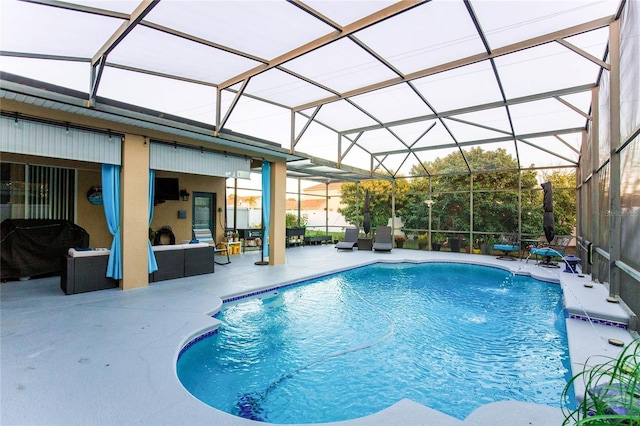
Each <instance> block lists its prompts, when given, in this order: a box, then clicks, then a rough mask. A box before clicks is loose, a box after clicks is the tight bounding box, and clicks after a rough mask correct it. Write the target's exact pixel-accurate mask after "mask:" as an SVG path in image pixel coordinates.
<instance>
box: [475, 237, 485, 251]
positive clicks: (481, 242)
mask: <svg viewBox="0 0 640 426" xmlns="http://www.w3.org/2000/svg"><path fill="white" fill-rule="evenodd" d="M483 243H484V241H483V240H482V239H480V238H476V241H475V242H474V243H473V254H480V253H482V251H481V250H480V245H481V244H483Z"/></svg>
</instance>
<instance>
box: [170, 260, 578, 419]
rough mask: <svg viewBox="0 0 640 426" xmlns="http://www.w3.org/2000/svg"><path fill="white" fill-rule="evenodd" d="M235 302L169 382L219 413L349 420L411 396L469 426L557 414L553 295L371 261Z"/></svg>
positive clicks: (558, 333)
mask: <svg viewBox="0 0 640 426" xmlns="http://www.w3.org/2000/svg"><path fill="white" fill-rule="evenodd" d="M264 297H266V298H263V299H260V298H252V299H243V300H241V301H239V302H236V303H234V304H230V305H229V306H227V307H225V308H224V309H223V310H222V311H221V312H220V313H219V314H218V316H217V318H218V319H220V321H221V322H222V325H221V327H220V328H219V330H218V332H217V333H215V334H212V335H211V336H209V337H207V338H204V339H201V340H199V341H197V342H195V343H193V344H192V345H190V346H189V347H188V348H187V349H186V350H184V351H183V352H182V353H181V355H180V357H179V359H178V363H177V372H178V376H179V378H180V380H181V382H182V383H183V385H184V386H185V388H186V389H187V390H188V391H189V392H191V393H192V394H193V395H194V396H195V397H197V398H198V399H200V400H202V401H204V402H205V403H206V404H209V405H211V406H212V407H215V408H217V409H219V410H222V411H225V412H228V413H232V414H234V415H237V416H241V417H246V418H252V419H254V420H262V421H267V422H271V423H281V424H286V423H318V422H330V421H339V420H348V419H353V418H357V417H362V416H365V415H369V414H372V413H375V412H378V411H380V410H382V409H384V408H386V407H388V406H390V405H392V404H394V403H395V402H397V401H399V400H401V399H403V398H409V399H412V400H414V401H417V402H419V403H421V404H424V405H426V406H429V407H431V408H434V409H436V410H439V411H442V412H444V413H446V414H449V415H451V416H454V417H456V418H459V419H464V418H465V417H466V416H468V415H469V414H470V413H471V411H473V410H474V409H476V408H478V407H479V406H481V405H484V404H487V403H490V402H493V401H501V400H517V401H526V402H534V403H541V404H548V405H551V406H558V407H559V406H560V405H561V394H562V390H563V388H564V386H565V385H566V383H567V380H568V378H569V368H568V366H569V355H568V350H567V339H566V330H565V322H564V312H563V309H562V303H561V290H560V286H558V285H556V284H550V283H545V282H541V281H537V280H534V279H531V278H528V277H519V276H513V275H511V274H510V273H508V272H505V271H502V270H500V269H497V268H489V267H482V266H474V265H462V264H450V263H448V264H442V263H433V264H406V263H402V264H376V265H371V266H367V267H362V268H357V269H354V270H351V271H347V272H343V273H340V274H336V275H330V276H326V277H322V278H319V279H315V280H312V281H307V282H305V283H303V284H300V285H296V286H292V287H288V288H286V289H279V290H278V294H277V296H275V297H274V296H273V295H272V294H265V295H264Z"/></svg>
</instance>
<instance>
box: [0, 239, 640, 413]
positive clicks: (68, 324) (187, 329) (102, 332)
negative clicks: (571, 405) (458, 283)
mask: <svg viewBox="0 0 640 426" xmlns="http://www.w3.org/2000/svg"><path fill="white" fill-rule="evenodd" d="M286 259H287V261H286V264H285V265H280V266H275V267H272V266H258V265H255V264H254V262H255V261H257V260H260V253H259V252H247V253H245V254H242V255H235V256H232V257H231V264H229V265H225V266H219V265H216V268H215V271H216V272H215V273H214V274H208V275H201V276H195V277H189V278H183V279H178V280H170V281H162V282H157V283H152V284H151V285H150V286H149V287H147V288H142V289H136V290H129V291H126V292H125V291H121V290H119V289H113V290H103V291H98V292H91V293H84V294H77V295H72V296H66V295H64V293H63V292H62V290H60V279H59V277H49V278H41V279H34V280H29V281H15V282H7V283H3V284H1V285H0V318H1V321H2V322H1V336H0V337H1V340H0V357H1V358H0V360H1V367H0V368H1V370H0V380H1V388H0V391H1V394H0V404H1V405H0V412H1V414H0V424H3V425H22V424H38V425H41V424H47V425H54V424H56V425H57V424H64V425H71V424H82V425H89V424H96V425H125V424H126V425H129V424H147V425H150V424H154V425H155V424H167V425H177V424H190V425H191V424H215V425H249V424H259V423H258V422H253V421H251V420H245V419H241V418H237V417H234V416H231V415H229V414H226V413H222V412H220V411H218V410H215V409H213V408H211V407H209V406H207V405H205V404H204V403H202V402H200V401H199V400H197V399H195V398H194V397H192V396H191V395H190V394H189V393H188V392H187V391H186V390H185V389H184V388H183V387H182V385H181V384H180V382H179V380H178V378H177V376H176V370H175V362H176V359H177V356H178V353H179V351H180V349H181V348H182V346H183V345H184V344H186V343H187V342H188V341H190V340H191V339H192V338H193V337H195V336H197V335H199V334H201V333H202V332H203V331H206V330H209V329H211V328H214V327H215V325H216V322H217V320H215V319H213V318H211V317H210V316H208V315H207V314H209V313H211V312H212V311H214V310H215V309H217V308H218V307H219V306H220V303H221V302H220V300H221V298H228V297H230V296H234V295H238V294H246V293H251V292H254V291H256V290H259V289H264V288H270V287H276V286H280V285H283V284H287V283H292V282H296V281H298V280H300V279H304V278H309V277H313V276H318V275H324V274H327V273H328V272H331V271H337V270H343V269H348V268H352V267H355V266H360V265H364V264H368V263H371V262H375V261H403V260H408V261H429V260H445V261H456V262H458V261H459V262H473V263H477V264H485V265H494V266H499V267H502V268H508V269H509V270H511V271H513V272H515V273H520V274H531V275H534V276H535V277H536V278H540V279H544V280H548V281H554V282H558V281H560V279H562V284H561V285H562V286H563V289H564V292H565V299H566V300H567V301H568V303H567V307H568V309H569V310H570V311H573V310H575V311H576V312H580V310H581V309H583V308H585V309H588V312H586V313H585V314H586V316H587V317H591V318H593V317H595V318H599V319H602V320H603V321H602V322H604V321H606V320H611V321H618V320H623V319H624V318H626V315H627V314H626V313H625V311H624V309H623V308H622V307H621V305H619V304H615V303H610V302H607V301H606V296H607V294H606V289H604V288H603V286H602V285H601V284H594V287H593V288H586V287H584V282H588V281H589V278H588V277H584V278H580V277H578V276H577V275H573V274H568V273H563V272H562V271H563V268H560V269H548V268H542V267H539V266H537V265H536V264H535V262H533V261H529V262H528V263H526V262H525V261H524V260H517V261H503V260H497V259H496V258H495V256H482V255H467V254H458V253H448V252H427V251H418V250H403V249H393V251H392V252H391V253H374V252H370V251H357V250H354V251H353V252H346V251H340V252H338V251H336V250H335V248H333V246H308V247H294V248H290V249H287V251H286ZM603 295H604V299H603ZM567 331H568V333H569V350H570V355H571V360H572V365H573V368H574V370H575V369H581V368H582V365H583V364H584V363H585V362H586V360H587V359H588V358H589V357H591V356H596V355H604V356H610V357H615V356H616V355H617V354H618V353H619V351H620V350H621V348H618V347H615V346H612V345H610V344H609V343H608V339H609V338H615V339H619V340H622V341H623V342H625V343H628V342H630V341H631V340H633V336H632V334H631V333H630V332H628V331H627V330H624V329H621V328H616V327H613V326H609V325H604V324H593V323H591V322H588V321H583V320H581V319H567ZM578 371H580V370H578ZM563 419H564V416H563V415H562V412H561V410H560V409H559V408H552V407H547V406H540V405H534V404H526V403H520V402H514V401H503V402H497V403H493V404H488V405H485V406H482V407H480V408H478V409H477V410H475V411H474V412H473V413H471V414H470V415H469V417H467V418H466V419H465V420H458V419H455V418H452V417H450V416H447V415H445V414H442V413H439V412H437V411H435V410H432V409H429V408H427V407H424V406H422V405H419V404H417V403H415V402H412V401H410V400H402V401H400V402H397V403H396V404H394V405H392V406H390V407H389V408H387V409H385V410H383V411H381V412H379V413H376V414H374V415H372V416H368V417H364V418H360V419H355V420H350V421H345V422H340V423H336V424H340V425H501V424H504V425H559V424H561V423H562V420H563Z"/></svg>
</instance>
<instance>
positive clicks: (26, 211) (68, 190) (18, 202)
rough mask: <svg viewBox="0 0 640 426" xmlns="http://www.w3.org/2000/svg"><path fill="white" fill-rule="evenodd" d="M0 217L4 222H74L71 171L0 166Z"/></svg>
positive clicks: (72, 178)
mask: <svg viewBox="0 0 640 426" xmlns="http://www.w3.org/2000/svg"><path fill="white" fill-rule="evenodd" d="M0 177H1V182H0V188H1V191H0V215H1V217H2V220H5V219H65V220H70V221H74V219H75V180H76V173H75V170H73V169H63V168H58V167H49V166H38V165H25V164H15V163H2V164H1V165H0Z"/></svg>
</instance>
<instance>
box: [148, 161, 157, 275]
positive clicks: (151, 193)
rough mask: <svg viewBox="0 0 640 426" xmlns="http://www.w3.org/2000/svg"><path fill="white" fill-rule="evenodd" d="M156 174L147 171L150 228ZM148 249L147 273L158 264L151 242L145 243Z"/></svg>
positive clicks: (155, 269) (152, 270) (152, 171)
mask: <svg viewBox="0 0 640 426" xmlns="http://www.w3.org/2000/svg"><path fill="white" fill-rule="evenodd" d="M155 176H156V173H155V170H153V169H150V170H149V226H151V220H152V219H153V201H154V199H153V198H154V194H155V186H156V179H155ZM147 244H148V247H149V273H152V272H155V271H157V270H158V263H157V262H156V255H155V253H154V252H153V249H152V248H151V240H148V241H147Z"/></svg>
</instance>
